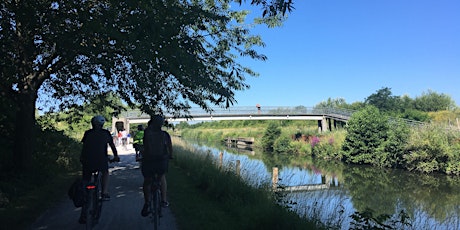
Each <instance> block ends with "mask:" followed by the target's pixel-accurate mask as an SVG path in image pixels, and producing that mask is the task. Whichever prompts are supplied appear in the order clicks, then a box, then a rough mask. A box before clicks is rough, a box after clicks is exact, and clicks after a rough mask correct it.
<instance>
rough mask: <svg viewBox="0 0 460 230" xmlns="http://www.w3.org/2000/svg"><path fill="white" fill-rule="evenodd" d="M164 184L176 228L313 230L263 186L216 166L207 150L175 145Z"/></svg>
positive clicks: (310, 222)
mask: <svg viewBox="0 0 460 230" xmlns="http://www.w3.org/2000/svg"><path fill="white" fill-rule="evenodd" d="M175 143H176V144H177V142H175ZM168 187H169V192H168V193H169V196H170V199H171V201H172V206H171V208H172V210H173V212H174V214H175V215H176V218H177V220H178V225H179V228H180V229H185V230H187V229H317V226H316V225H315V224H314V223H313V222H312V221H309V220H306V219H302V218H300V217H299V216H298V215H297V214H296V213H294V212H292V211H289V210H288V209H287V208H286V207H283V206H280V205H278V204H276V202H275V200H276V196H275V195H274V194H273V193H272V192H271V191H270V190H269V189H268V188H267V187H260V188H253V187H250V186H249V185H247V184H246V183H245V182H244V181H242V179H241V178H240V177H238V176H236V175H235V173H234V172H232V171H231V170H226V169H218V168H217V167H216V166H215V164H214V161H213V159H212V158H210V157H209V156H208V155H207V153H204V152H196V150H193V149H190V148H188V147H186V146H184V145H175V159H174V160H173V161H172V163H171V165H170V172H169V174H168Z"/></svg>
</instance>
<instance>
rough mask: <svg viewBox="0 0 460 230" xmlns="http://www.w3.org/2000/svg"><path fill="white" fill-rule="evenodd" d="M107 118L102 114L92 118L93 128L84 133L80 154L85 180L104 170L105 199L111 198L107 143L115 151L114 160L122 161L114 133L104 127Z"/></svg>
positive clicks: (103, 190) (103, 186) (103, 187)
mask: <svg viewBox="0 0 460 230" xmlns="http://www.w3.org/2000/svg"><path fill="white" fill-rule="evenodd" d="M104 123H105V118H104V117H103V116H101V115H97V116H94V117H93V118H92V119H91V125H92V126H93V128H92V129H90V130H87V131H86V132H85V134H84V135H83V139H82V140H81V141H82V142H83V150H82V152H81V156H80V162H81V163H82V166H83V170H82V171H83V180H84V181H89V180H90V179H91V173H92V172H94V171H98V170H100V171H102V172H103V174H102V192H103V196H104V197H103V198H104V199H105V200H108V199H110V196H109V194H108V192H107V190H108V183H109V164H108V163H109V162H108V158H107V157H108V154H107V144H108V145H109V146H110V148H111V149H112V152H113V156H114V158H113V159H112V161H120V158H119V157H118V152H117V149H116V148H115V145H114V143H113V138H112V135H110V132H109V131H108V130H105V129H103V128H102V126H103V125H104Z"/></svg>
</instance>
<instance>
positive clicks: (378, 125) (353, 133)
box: [342, 106, 388, 164]
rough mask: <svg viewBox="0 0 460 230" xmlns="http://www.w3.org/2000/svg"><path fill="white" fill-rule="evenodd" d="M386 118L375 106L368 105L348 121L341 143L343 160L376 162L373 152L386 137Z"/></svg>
mask: <svg viewBox="0 0 460 230" xmlns="http://www.w3.org/2000/svg"><path fill="white" fill-rule="evenodd" d="M387 131H388V119H387V117H386V116H384V115H382V114H381V113H380V112H379V110H378V109H377V108H376V107H373V106H368V107H366V108H364V109H363V110H360V111H358V112H356V113H354V114H353V115H352V117H351V118H350V120H349V121H348V126H347V135H346V137H345V142H344V144H343V148H342V149H343V154H344V155H343V156H344V161H345V162H347V163H355V164H363V163H364V164H374V163H376V158H375V154H376V152H377V149H378V148H379V147H380V145H381V144H382V142H384V141H385V140H386V139H387V135H388V134H387Z"/></svg>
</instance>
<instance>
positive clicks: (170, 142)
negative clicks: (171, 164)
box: [166, 132, 173, 159]
mask: <svg viewBox="0 0 460 230" xmlns="http://www.w3.org/2000/svg"><path fill="white" fill-rule="evenodd" d="M166 136H167V141H166V147H167V148H168V153H169V158H171V159H172V158H173V147H172V141H171V136H170V135H169V133H167V132H166Z"/></svg>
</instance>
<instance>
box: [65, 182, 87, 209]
mask: <svg viewBox="0 0 460 230" xmlns="http://www.w3.org/2000/svg"><path fill="white" fill-rule="evenodd" d="M84 192H85V190H84V187H83V180H82V179H81V178H77V179H75V181H74V182H73V183H72V185H71V186H70V188H69V191H68V192H67V195H69V198H70V199H71V200H72V202H73V205H75V207H77V208H79V207H81V206H83V202H84V195H85V194H84Z"/></svg>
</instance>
